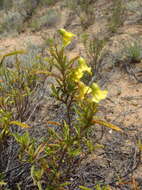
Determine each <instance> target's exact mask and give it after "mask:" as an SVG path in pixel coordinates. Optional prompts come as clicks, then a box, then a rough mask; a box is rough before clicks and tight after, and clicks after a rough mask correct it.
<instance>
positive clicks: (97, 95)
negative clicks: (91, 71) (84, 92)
mask: <svg viewBox="0 0 142 190" xmlns="http://www.w3.org/2000/svg"><path fill="white" fill-rule="evenodd" d="M91 90H92V92H91V93H92V98H91V101H93V102H95V103H99V102H100V101H101V100H103V99H105V98H106V96H107V93H108V92H107V90H101V89H100V87H99V86H98V85H97V84H96V83H93V84H92V85H91Z"/></svg>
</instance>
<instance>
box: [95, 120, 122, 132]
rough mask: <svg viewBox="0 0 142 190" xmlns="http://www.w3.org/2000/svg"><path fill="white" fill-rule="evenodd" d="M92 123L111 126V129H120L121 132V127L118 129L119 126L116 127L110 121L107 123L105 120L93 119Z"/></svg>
mask: <svg viewBox="0 0 142 190" xmlns="http://www.w3.org/2000/svg"><path fill="white" fill-rule="evenodd" d="M92 123H93V124H99V125H103V126H105V127H108V128H111V129H113V130H116V131H120V132H123V130H122V129H120V128H119V127H117V126H116V125H113V124H111V123H107V122H106V121H102V120H96V119H95V120H93V121H92Z"/></svg>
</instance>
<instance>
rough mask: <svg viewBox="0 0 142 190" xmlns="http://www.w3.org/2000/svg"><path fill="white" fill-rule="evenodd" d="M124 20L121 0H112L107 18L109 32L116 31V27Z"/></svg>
mask: <svg viewBox="0 0 142 190" xmlns="http://www.w3.org/2000/svg"><path fill="white" fill-rule="evenodd" d="M123 20H124V7H123V2H122V0H118V1H114V2H113V8H112V15H111V18H110V19H109V24H108V26H109V30H110V31H111V32H113V33H114V32H116V31H117V29H118V27H120V26H121V25H122V24H123Z"/></svg>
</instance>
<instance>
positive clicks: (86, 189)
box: [79, 185, 91, 190]
mask: <svg viewBox="0 0 142 190" xmlns="http://www.w3.org/2000/svg"><path fill="white" fill-rule="evenodd" d="M79 188H80V189H82V190H91V189H90V188H88V187H84V186H81V185H80V186H79Z"/></svg>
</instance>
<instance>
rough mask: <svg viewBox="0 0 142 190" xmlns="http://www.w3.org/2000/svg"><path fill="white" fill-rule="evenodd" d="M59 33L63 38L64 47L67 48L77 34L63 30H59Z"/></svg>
mask: <svg viewBox="0 0 142 190" xmlns="http://www.w3.org/2000/svg"><path fill="white" fill-rule="evenodd" d="M58 31H59V33H60V34H61V36H62V40H63V45H64V46H67V45H69V44H70V43H71V40H72V38H73V37H74V36H76V35H75V34H73V33H71V32H67V31H66V30H65V29H63V28H61V29H59V30H58Z"/></svg>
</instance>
